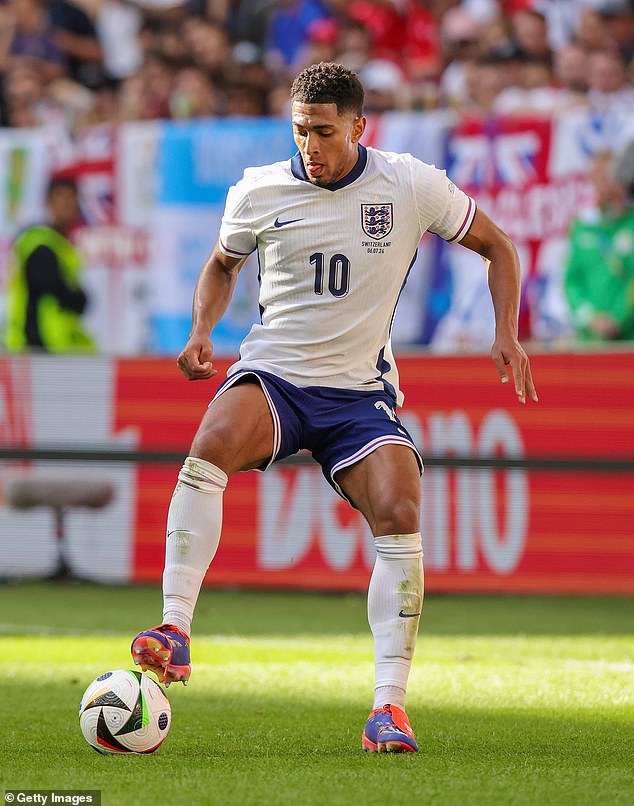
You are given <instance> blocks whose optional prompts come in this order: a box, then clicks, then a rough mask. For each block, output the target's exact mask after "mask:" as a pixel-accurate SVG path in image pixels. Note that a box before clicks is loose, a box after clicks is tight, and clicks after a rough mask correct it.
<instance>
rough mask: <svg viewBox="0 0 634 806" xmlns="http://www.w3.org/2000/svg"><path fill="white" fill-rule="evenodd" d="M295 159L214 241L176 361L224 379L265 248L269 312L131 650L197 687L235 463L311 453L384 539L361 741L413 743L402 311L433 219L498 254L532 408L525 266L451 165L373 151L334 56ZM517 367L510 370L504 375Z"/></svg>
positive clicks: (413, 582) (378, 746)
mask: <svg viewBox="0 0 634 806" xmlns="http://www.w3.org/2000/svg"><path fill="white" fill-rule="evenodd" d="M291 101H292V124H293V133H294V138H295V143H296V144H297V148H298V153H297V154H296V155H295V156H294V157H293V158H292V159H291V160H289V161H286V162H279V163H275V164H273V165H267V166H264V167H262V168H249V169H247V170H246V171H245V173H244V178H243V179H242V180H241V181H240V182H238V183H237V184H236V185H235V186H234V187H232V188H231V189H230V190H229V193H228V196H227V201H226V208H225V213H224V217H223V219H222V224H221V227H220V236H219V239H218V243H217V244H216V246H215V247H214V250H213V252H212V253H211V256H210V257H209V259H208V260H207V262H206V263H205V265H204V266H203V269H202V271H201V274H200V277H199V279H198V283H197V285H196V290H195V292H194V303H193V325H192V330H191V335H190V337H189V340H188V342H187V344H186V345H185V348H184V349H183V351H182V352H181V354H180V356H179V357H178V365H179V367H180V369H181V370H182V372H183V373H184V374H185V376H186V377H187V378H189V379H190V380H197V379H207V378H211V377H212V376H213V375H215V374H216V372H217V370H215V369H214V367H213V363H212V357H213V346H212V343H211V340H210V334H211V332H212V331H213V329H214V327H215V325H216V324H217V323H218V322H219V321H220V318H221V317H222V315H223V313H224V312H225V310H226V309H227V306H228V305H229V301H230V300H231V295H232V292H233V289H234V287H235V283H236V277H237V274H238V272H239V270H240V268H241V267H242V265H243V263H244V261H245V259H246V257H247V256H248V255H249V254H251V253H252V252H254V251H255V250H257V252H258V258H259V264H260V280H261V287H260V310H261V321H260V322H259V323H257V324H255V325H253V327H252V329H251V331H250V333H249V335H248V336H247V337H246V338H245V340H244V341H243V343H242V346H241V348H240V358H239V360H238V361H237V362H236V363H235V364H233V366H231V367H230V369H229V371H228V373H227V375H228V377H227V379H226V380H225V381H224V383H222V385H221V386H220V387H219V389H218V391H217V392H216V395H215V397H214V399H213V401H212V402H211V404H210V405H209V408H208V409H207V412H206V413H205V415H204V417H203V419H202V422H201V424H200V427H199V429H198V432H197V434H196V436H195V438H194V441H193V444H192V446H191V450H190V455H189V457H188V458H187V459H186V460H185V463H184V465H183V467H182V469H181V471H180V473H179V475H178V483H177V485H176V489H175V491H174V495H173V497H172V501H171V504H170V508H169V514H168V520H167V541H166V557H165V571H164V575H163V594H164V608H163V624H161V625H159V626H158V627H154V628H153V629H151V630H147V631H145V632H142V633H139V635H137V636H136V638H135V639H134V640H133V642H132V656H133V658H134V661H135V663H137V664H140V665H141V667H142V668H143V669H152V670H154V671H156V672H157V673H158V674H159V675H160V677H161V679H162V680H163V681H164V682H165V683H166V684H167V683H171V682H173V681H177V680H181V681H182V682H183V683H186V682H187V680H188V678H189V675H190V671H191V666H190V655H189V636H190V631H191V622H192V616H193V613H194V607H195V604H196V600H197V597H198V594H199V591H200V587H201V584H202V581H203V578H204V576H205V572H206V571H207V568H208V566H209V564H210V563H211V561H212V559H213V557H214V554H215V553H216V549H217V548H218V543H219V540H220V531H221V523H222V496H223V492H224V489H225V487H226V485H227V481H228V479H229V478H230V477H231V476H232V475H233V474H234V473H237V472H240V471H243V470H250V469H257V470H265V469H266V468H267V467H268V466H269V465H270V464H271V463H272V462H274V461H278V460H280V459H283V458H284V457H286V456H289V455H291V454H293V453H296V452H297V451H298V450H300V449H302V448H306V449H309V450H310V451H311V452H312V455H313V458H314V459H315V460H316V461H317V462H318V463H319V464H320V465H321V467H322V470H323V473H324V475H325V477H326V479H327V480H328V482H329V483H330V484H331V485H332V487H333V488H334V489H335V490H336V492H337V493H338V494H339V495H341V496H342V497H343V498H345V499H346V500H347V501H349V502H350V504H351V505H352V506H353V507H356V508H357V509H358V510H360V511H361V513H362V514H363V515H364V517H365V518H366V520H367V522H368V524H369V525H370V528H371V530H372V534H373V535H374V540H375V543H376V551H377V557H376V564H375V566H374V570H373V573H372V578H371V580H370V586H369V591H368V620H369V623H370V627H371V630H372V633H373V635H374V646H375V670H376V686H375V696H374V706H373V710H372V711H371V713H370V716H369V717H368V720H367V723H366V725H365V729H364V731H363V737H362V744H363V747H364V748H365V749H366V750H370V751H374V752H377V751H378V752H385V751H390V752H401V751H405V752H414V751H416V750H417V749H418V746H417V744H416V740H415V738H414V733H413V731H412V728H411V726H410V724H409V720H408V718H407V715H406V713H405V710H404V707H405V691H406V688H407V679H408V675H409V670H410V666H411V662H412V657H413V653H414V647H415V644H416V636H417V631H418V623H419V618H420V614H421V607H422V602H423V562H422V557H423V552H422V544H421V533H420V499H421V481H420V476H421V472H422V468H423V463H422V460H421V458H420V456H419V454H418V451H417V449H416V446H415V445H414V443H413V441H412V438H411V437H410V435H409V434H408V433H407V430H406V429H405V428H404V427H403V425H402V424H401V422H400V421H399V419H398V417H397V414H396V408H397V407H398V406H400V405H401V404H402V402H403V395H402V393H401V392H400V390H399V381H398V372H397V369H396V364H395V362H394V357H393V355H392V350H391V346H390V333H391V328H392V321H393V318H394V312H395V309H396V305H397V302H398V299H399V296H400V293H401V291H402V290H403V286H404V285H405V281H406V279H407V274H408V271H409V268H410V267H411V265H412V262H413V260H412V258H413V256H414V255H415V253H416V249H417V247H418V243H419V241H420V239H421V236H422V235H423V233H424V232H425V231H427V230H429V231H431V232H435V233H437V234H438V235H440V237H442V238H444V239H445V240H447V241H454V242H460V243H461V244H462V245H463V246H466V247H468V248H469V249H472V250H474V251H476V252H478V253H479V254H481V255H482V256H483V257H484V258H485V259H486V260H487V261H489V268H488V272H489V286H490V289H491V295H492V297H493V304H494V308H495V314H496V334H495V342H494V344H493V348H492V352H491V356H492V359H493V361H494V363H495V365H496V367H497V369H498V372H499V374H500V378H501V380H502V382H503V383H506V382H508V381H509V380H510V378H511V377H512V381H513V384H514V388H515V393H516V395H517V398H518V400H519V401H520V403H524V402H525V401H526V398H527V397H530V398H531V399H532V400H533V401H537V394H536V391H535V386H534V384H533V380H532V378H531V372H530V367H529V361H528V358H527V356H526V353H525V352H524V350H523V349H522V347H521V345H520V344H519V342H518V339H517V320H518V307H519V291H520V272H519V264H518V257H517V253H516V250H515V248H514V246H513V244H512V243H511V241H510V240H509V238H508V237H507V236H506V235H505V234H504V233H503V232H502V231H501V230H500V229H498V227H497V226H496V225H495V224H493V222H492V221H491V220H490V219H489V218H488V217H487V216H486V215H485V214H484V213H483V212H482V211H481V210H476V205H475V203H474V201H473V199H471V198H469V197H468V196H466V195H465V194H464V193H463V192H462V191H461V190H459V189H458V188H457V187H456V186H455V185H454V184H452V182H450V181H449V179H448V178H447V176H446V175H445V173H444V171H439V170H437V169H436V168H434V167H432V166H430V165H426V164H424V163H422V162H420V161H419V160H417V159H414V158H413V157H412V156H411V155H409V154H392V153H386V152H382V151H378V150H375V149H372V148H365V147H364V146H362V145H361V143H360V141H361V138H362V136H363V132H364V129H365V123H366V121H365V118H364V117H363V88H362V86H361V84H360V82H359V80H358V78H357V77H356V75H355V74H354V73H352V72H350V71H349V70H347V69H345V68H344V67H343V66H341V65H338V64H326V63H321V64H318V65H313V66H312V67H309V68H307V69H305V70H304V71H302V72H301V73H300V74H299V75H298V76H297V78H296V79H295V81H294V83H293V86H292V88H291ZM507 365H510V368H511V370H512V375H511V374H510V373H509V372H508V371H507V368H506V367H507Z"/></svg>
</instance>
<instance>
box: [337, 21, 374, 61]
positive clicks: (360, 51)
mask: <svg viewBox="0 0 634 806" xmlns="http://www.w3.org/2000/svg"><path fill="white" fill-rule="evenodd" d="M337 47H338V54H337V61H338V62H339V64H343V65H344V66H345V67H347V68H348V70H353V71H354V72H355V73H359V72H360V71H361V70H362V69H363V67H364V66H365V65H366V64H367V63H368V62H369V61H370V58H371V56H372V36H371V34H370V32H369V31H368V29H367V28H366V27H365V26H364V25H361V23H360V22H355V21H354V20H346V21H345V22H344V23H343V26H342V28H341V33H340V35H339V42H338V43H337Z"/></svg>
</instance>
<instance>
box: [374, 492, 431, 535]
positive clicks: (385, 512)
mask: <svg viewBox="0 0 634 806" xmlns="http://www.w3.org/2000/svg"><path fill="white" fill-rule="evenodd" d="M374 521H375V522H374V526H373V532H374V534H375V535H408V534H413V533H414V532H418V531H420V508H419V504H418V501H414V500H412V499H410V498H408V497H405V496H394V497H392V498H386V499H385V500H384V501H383V502H381V506H380V507H378V509H377V510H376V511H375V513H374Z"/></svg>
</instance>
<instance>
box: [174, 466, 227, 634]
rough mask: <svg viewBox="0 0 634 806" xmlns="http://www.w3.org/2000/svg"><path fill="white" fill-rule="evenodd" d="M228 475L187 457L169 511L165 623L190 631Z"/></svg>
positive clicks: (215, 544) (215, 539)
mask: <svg viewBox="0 0 634 806" xmlns="http://www.w3.org/2000/svg"><path fill="white" fill-rule="evenodd" d="M227 481H228V478H227V474H226V473H224V472H223V471H222V470H221V469H220V468H219V467H216V466H215V465H212V464H211V463H210V462H206V461H205V460H204V459H195V458H193V457H191V456H188V457H187V459H185V464H184V465H183V467H182V468H181V471H180V473H179V474H178V483H177V485H176V489H175V490H174V494H173V495H172V500H171V502H170V508H169V513H168V515H167V540H166V542H165V570H164V571H163V623H164V624H175V625H176V626H177V627H178V628H179V629H181V630H182V631H183V632H184V633H186V634H187V635H190V634H191V626H192V617H193V615H194V608H195V606H196V600H197V599H198V594H199V593H200V586H201V585H202V582H203V579H204V578H205V574H206V573H207V569H208V568H209V565H210V563H211V561H212V560H213V558H214V555H215V553H216V549H217V548H218V543H219V542H220V530H221V527H222V494H223V492H224V489H225V487H226V486H227Z"/></svg>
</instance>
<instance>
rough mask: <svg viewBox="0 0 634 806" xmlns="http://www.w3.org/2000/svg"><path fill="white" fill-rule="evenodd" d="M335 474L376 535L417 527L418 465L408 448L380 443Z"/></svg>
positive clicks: (418, 501)
mask: <svg viewBox="0 0 634 806" xmlns="http://www.w3.org/2000/svg"><path fill="white" fill-rule="evenodd" d="M336 476H337V483H338V484H339V486H340V487H341V489H342V490H343V491H344V493H345V494H346V495H347V496H348V498H349V499H350V500H351V501H352V502H353V504H354V505H355V507H356V508H357V509H358V510H360V511H361V512H362V514H363V515H364V517H365V519H366V520H367V522H368V524H369V525H370V528H371V529H372V534H374V535H375V536H377V535H387V534H413V533H414V532H418V531H420V501H421V479H420V469H419V466H418V461H417V459H416V456H415V454H414V451H413V450H412V449H411V448H408V447H406V446H405V445H383V446H381V447H380V448H377V450H375V451H373V452H372V453H371V454H370V455H369V456H366V457H365V458H364V459H362V460H361V461H360V462H357V463H356V464H354V465H352V466H351V467H346V468H344V469H343V470H340V471H339V472H338V473H337V474H336Z"/></svg>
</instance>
